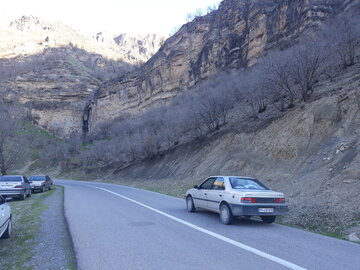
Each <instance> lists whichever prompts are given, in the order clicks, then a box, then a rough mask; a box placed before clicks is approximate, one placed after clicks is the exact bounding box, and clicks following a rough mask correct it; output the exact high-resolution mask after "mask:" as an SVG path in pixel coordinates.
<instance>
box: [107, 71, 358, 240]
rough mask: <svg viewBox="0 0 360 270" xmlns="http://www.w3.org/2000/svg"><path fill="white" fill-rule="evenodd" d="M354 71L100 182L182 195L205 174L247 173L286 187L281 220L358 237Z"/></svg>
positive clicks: (239, 115)
mask: <svg viewBox="0 0 360 270" xmlns="http://www.w3.org/2000/svg"><path fill="white" fill-rule="evenodd" d="M359 68H360V66H359V65H357V66H355V67H353V68H352V69H350V70H348V71H347V72H346V73H345V74H342V75H339V76H338V77H336V78H335V79H334V81H332V82H330V81H325V82H324V83H322V85H321V86H319V87H318V88H317V96H316V97H315V98H314V100H313V101H312V102H310V103H306V104H303V105H302V106H298V107H297V108H295V109H293V110H292V111H290V112H288V113H285V114H280V115H279V114H278V113H277V112H276V110H275V108H269V109H268V111H267V112H266V113H265V114H263V115H260V116H259V117H260V118H259V119H256V120H251V121H249V119H246V120H245V119H244V116H243V114H242V113H241V112H240V111H234V112H233V115H232V117H231V118H230V119H229V123H228V124H227V125H226V126H225V127H223V128H222V129H221V130H220V131H219V132H218V133H217V134H215V135H213V136H211V137H209V138H207V139H205V140H204V141H201V142H196V141H195V142H192V143H189V144H186V145H183V146H180V147H177V148H175V149H174V150H171V151H169V152H167V153H163V155H162V156H161V157H158V158H156V159H155V160H152V161H151V160H148V161H144V162H142V163H139V164H135V165H133V166H130V167H128V168H126V169H123V170H121V171H119V172H114V173H113V174H108V175H106V176H103V177H102V179H103V180H104V181H111V182H116V183H124V184H127V185H134V186H140V187H143V188H144V187H145V188H149V189H152V190H157V191H162V192H166V193H171V194H175V195H178V196H181V195H183V192H184V191H185V190H186V189H187V188H190V187H192V186H193V185H195V184H198V183H199V182H200V181H201V180H202V179H204V178H205V177H207V176H209V175H222V174H225V175H248V176H249V175H250V176H254V177H258V178H259V179H261V180H263V181H264V182H265V183H266V184H267V185H268V186H269V187H271V188H273V189H276V190H281V191H283V192H285V194H286V197H287V201H288V203H289V205H290V209H291V210H290V212H289V214H288V215H287V216H285V217H284V219H283V221H285V222H287V223H289V224H293V225H297V226H300V227H303V228H307V229H312V230H315V231H319V232H334V233H342V234H350V233H351V232H357V233H358V235H359V236H360V205H359V201H360V192H359V191H360V154H359V153H360V151H359V149H360V142H359V137H360V90H359V89H360V84H359V82H360V77H359V73H358V71H359ZM245 127H246V128H245ZM110 179H112V180H110ZM114 179H119V180H114ZM144 179H146V180H144Z"/></svg>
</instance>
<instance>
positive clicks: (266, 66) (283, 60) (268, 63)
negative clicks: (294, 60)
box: [261, 52, 296, 111]
mask: <svg viewBox="0 0 360 270" xmlns="http://www.w3.org/2000/svg"><path fill="white" fill-rule="evenodd" d="M290 57H291V56H290V55H289V54H288V53H287V52H275V53H272V54H270V55H269V56H268V57H267V58H266V59H265V60H264V61H263V62H262V63H261V65H262V66H263V75H262V77H263V78H264V79H265V81H266V83H267V88H268V89H269V90H270V94H272V95H274V96H275V97H277V98H275V100H280V104H279V105H280V107H279V110H280V111H282V110H284V106H285V100H284V98H283V96H284V95H286V96H287V97H288V99H289V104H288V107H290V108H292V107H294V102H295V99H296V90H295V89H294V83H293V79H292V77H291V74H290V72H289V68H290V59H291V58H290Z"/></svg>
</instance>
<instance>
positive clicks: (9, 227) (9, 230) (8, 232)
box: [1, 218, 12, 239]
mask: <svg viewBox="0 0 360 270" xmlns="http://www.w3.org/2000/svg"><path fill="white" fill-rule="evenodd" d="M11 230H12V223H11V218H10V220H9V223H8V226H7V228H6V230H5V232H4V233H3V235H2V236H1V238H2V239H7V238H10V236H11Z"/></svg>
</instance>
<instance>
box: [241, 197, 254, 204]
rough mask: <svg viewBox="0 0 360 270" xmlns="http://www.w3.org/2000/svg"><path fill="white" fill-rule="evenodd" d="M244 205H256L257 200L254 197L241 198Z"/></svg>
mask: <svg viewBox="0 0 360 270" xmlns="http://www.w3.org/2000/svg"><path fill="white" fill-rule="evenodd" d="M241 202H242V203H256V199H255V198H252V197H241Z"/></svg>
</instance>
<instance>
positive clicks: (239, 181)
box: [230, 177, 268, 190]
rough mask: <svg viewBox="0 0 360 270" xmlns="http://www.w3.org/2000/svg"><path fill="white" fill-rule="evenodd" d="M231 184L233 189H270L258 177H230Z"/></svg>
mask: <svg viewBox="0 0 360 270" xmlns="http://www.w3.org/2000/svg"><path fill="white" fill-rule="evenodd" d="M230 184H231V187H232V188H233V189H255V190H268V188H267V187H266V186H265V185H264V184H263V183H261V182H260V181H259V180H256V179H249V178H240V177H230Z"/></svg>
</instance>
